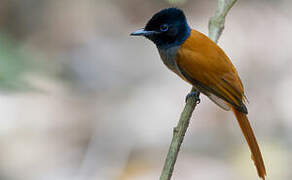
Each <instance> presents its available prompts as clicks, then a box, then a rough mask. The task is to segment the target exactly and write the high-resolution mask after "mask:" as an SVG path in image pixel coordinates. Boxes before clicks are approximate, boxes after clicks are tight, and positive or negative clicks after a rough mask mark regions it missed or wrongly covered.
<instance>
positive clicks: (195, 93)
mask: <svg viewBox="0 0 292 180" xmlns="http://www.w3.org/2000/svg"><path fill="white" fill-rule="evenodd" d="M190 97H194V98H195V101H196V103H197V104H199V103H200V102H201V99H200V91H199V90H195V91H192V92H190V93H189V94H188V95H187V96H186V99H185V102H187V101H188V99H189V98H190Z"/></svg>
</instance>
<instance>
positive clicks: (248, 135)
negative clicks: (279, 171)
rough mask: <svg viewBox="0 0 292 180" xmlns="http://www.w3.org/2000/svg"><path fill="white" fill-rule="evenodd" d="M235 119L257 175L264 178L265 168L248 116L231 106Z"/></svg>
mask: <svg viewBox="0 0 292 180" xmlns="http://www.w3.org/2000/svg"><path fill="white" fill-rule="evenodd" d="M232 110H233V112H234V114H235V116H236V119H237V121H238V123H239V126H240V128H241V130H242V133H243V135H244V137H245V139H246V141H247V143H248V146H249V148H250V151H251V154H252V156H251V157H252V159H253V161H254V164H255V166H256V168H257V171H258V175H259V177H261V178H262V179H263V180H265V176H266V169H265V164H264V161H263V158H262V154H261V151H260V148H259V145H258V143H257V140H256V138H255V135H254V133H253V130H252V128H251V126H250V123H249V121H248V118H247V116H246V114H244V113H242V112H239V111H237V110H236V109H234V108H232Z"/></svg>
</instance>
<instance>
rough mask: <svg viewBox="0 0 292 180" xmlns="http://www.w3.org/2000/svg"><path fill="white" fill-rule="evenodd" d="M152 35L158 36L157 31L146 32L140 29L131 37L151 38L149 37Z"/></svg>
mask: <svg viewBox="0 0 292 180" xmlns="http://www.w3.org/2000/svg"><path fill="white" fill-rule="evenodd" d="M152 34H157V32H156V31H146V30H144V29H139V30H137V31H135V32H132V33H131V34H130V35H131V36H149V35H152Z"/></svg>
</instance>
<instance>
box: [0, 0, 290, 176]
mask: <svg viewBox="0 0 292 180" xmlns="http://www.w3.org/2000/svg"><path fill="white" fill-rule="evenodd" d="M216 3H217V2H216V0H148V1H144V0H123V1H119V0H82V1H80V0H50V1H48V0H22V1H20V0H0V115H1V118H0V122H1V125H0V179H1V180H24V179H25V180H69V179H70V180H72V179H74V180H150V179H158V177H159V175H160V171H161V169H162V166H163V163H164V159H165V157H166V153H167V150H168V146H169V143H170V141H171V137H172V128H173V127H174V126H175V125H176V123H177V122H178V119H179V116H180V113H181V111H182V109H183V107H184V99H185V96H186V94H187V93H188V92H189V91H190V89H191V87H190V85H188V84H186V83H185V82H183V81H182V80H181V79H179V78H178V77H177V76H176V75H174V74H173V73H172V72H170V71H169V70H168V69H167V68H166V67H165V66H164V65H163V63H162V62H161V60H160V58H159V55H158V52H157V50H156V47H155V46H154V45H153V44H152V43H151V42H150V41H148V40H145V39H144V38H135V37H130V36H129V34H130V32H132V31H134V30H136V29H139V28H141V27H143V26H144V25H145V23H146V22H147V20H148V19H149V18H150V17H151V16H152V15H153V14H154V13H155V12H157V11H158V10H160V9H162V8H166V7H171V6H176V7H180V8H182V9H183V10H184V11H185V13H186V15H187V17H188V20H189V24H190V25H191V26H192V27H193V28H195V29H197V30H199V31H201V32H203V33H205V34H207V33H208V29H207V25H208V19H209V18H210V17H211V16H213V15H214V13H215V9H216ZM291 12H292V1H290V0H257V1H252V0H245V1H241V0H239V1H238V2H237V3H236V4H235V6H234V7H233V8H232V9H231V11H230V13H229V14H228V16H227V19H226V26H225V30H224V32H223V34H222V36H221V38H220V41H219V44H220V46H221V47H222V48H223V49H224V50H225V52H226V53H227V54H228V56H229V57H230V58H231V60H232V61H233V63H234V65H235V66H236V67H237V69H238V71H239V74H240V76H241V78H242V81H243V84H244V85H245V89H246V92H247V96H248V99H249V101H250V103H249V104H248V108H249V119H250V120H251V124H252V126H253V127H254V130H255V132H256V135H257V138H258V141H259V144H260V146H261V148H262V153H263V156H264V160H265V163H266V168H267V173H268V179H274V180H289V179H292V172H291V170H290V168H291V166H292V156H291V153H292V132H291V131H292V120H291V117H292V111H291V110H292V103H291V102H290V101H291V100H292V96H291V95H290V94H291V91H292V78H291V77H292V71H291V67H292V62H291V58H292V51H291V47H292V42H291V38H292V35H291V32H292V22H291V18H292V13H291ZM201 100H202V102H201V103H200V104H199V106H197V108H196V110H195V112H194V114H193V117H192V119H191V124H190V127H189V129H188V132H187V134H186V137H185V140H184V143H183V146H182V150H181V152H180V154H179V157H178V161H177V163H176V166H175V171H174V174H173V179H183V180H192V179H202V180H205V179H206V180H211V179H217V180H246V179H258V177H257V173H256V169H255V167H254V166H253V162H252V160H251V158H250V152H249V150H248V146H247V144H246V142H245V141H244V139H243V136H242V134H241V132H240V128H239V126H238V124H237V122H236V120H235V118H234V116H233V114H232V113H231V112H226V111H223V110H221V109H220V108H218V107H217V106H216V105H214V104H213V103H212V102H211V101H210V100H208V99H207V98H206V97H203V96H202V97H201Z"/></svg>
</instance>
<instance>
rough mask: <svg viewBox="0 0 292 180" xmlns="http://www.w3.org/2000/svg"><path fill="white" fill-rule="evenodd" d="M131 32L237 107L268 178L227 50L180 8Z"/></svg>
mask: <svg viewBox="0 0 292 180" xmlns="http://www.w3.org/2000/svg"><path fill="white" fill-rule="evenodd" d="M130 35H131V36H142V37H145V38H147V39H149V40H151V41H152V42H153V43H154V44H155V45H156V47H157V49H158V52H159V55H160V58H161V59H162V61H163V63H164V64H165V65H166V66H167V67H168V68H169V69H170V70H171V71H172V72H174V73H175V74H177V75H178V76H179V77H180V78H182V79H183V80H184V81H186V82H187V83H189V84H191V85H192V86H193V87H194V88H195V89H196V91H197V92H198V93H202V94H204V95H206V96H207V97H208V98H209V99H210V100H212V101H213V102H214V103H215V104H217V105H218V106H219V107H221V108H222V109H224V110H227V111H229V110H232V111H233V113H234V115H235V117H236V119H237V121H238V123H239V126H240V128H241V130H242V133H243V135H244V137H245V139H246V141H247V144H248V146H249V148H250V151H251V157H252V160H253V161H254V164H255V167H256V169H257V173H258V176H259V177H260V178H262V179H263V180H265V177H266V169H265V164H264V161H263V157H262V154H261V151H260V148H259V145H258V143H257V140H256V137H255V134H254V132H253V129H252V127H251V125H250V122H249V120H248V117H247V114H248V111H247V107H246V105H245V104H246V101H247V98H246V96H245V93H244V88H243V84H242V82H241V79H240V77H239V75H238V72H237V70H236V69H235V67H234V65H233V64H232V62H231V61H230V59H229V57H228V56H227V55H226V54H225V52H224V51H223V50H222V49H221V48H220V47H219V46H218V45H217V44H216V43H215V42H213V41H212V40H211V39H209V38H208V37H207V36H206V35H204V34H203V33H200V32H199V31H196V30H195V29H192V28H191V27H190V26H189V25H188V22H187V18H186V16H185V14H184V12H183V10H181V9H179V8H166V9H162V10H160V11H159V12H157V13H156V14H154V15H153V16H152V17H151V19H150V20H149V21H148V22H147V23H146V25H145V27H144V28H142V29H139V30H137V31H135V32H132V33H131V34H130ZM189 95H190V94H189ZM197 95H198V94H197ZM187 97H188V96H187Z"/></svg>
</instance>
